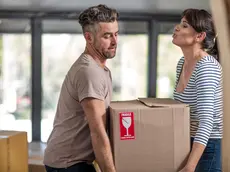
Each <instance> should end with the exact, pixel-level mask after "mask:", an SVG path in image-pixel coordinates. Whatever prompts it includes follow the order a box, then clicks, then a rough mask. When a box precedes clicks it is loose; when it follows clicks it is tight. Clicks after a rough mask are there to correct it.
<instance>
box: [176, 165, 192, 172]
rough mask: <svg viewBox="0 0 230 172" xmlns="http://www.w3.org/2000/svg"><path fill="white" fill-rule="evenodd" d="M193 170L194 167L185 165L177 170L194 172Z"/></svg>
mask: <svg viewBox="0 0 230 172" xmlns="http://www.w3.org/2000/svg"><path fill="white" fill-rule="evenodd" d="M194 171H195V169H194V168H191V167H188V166H185V167H184V168H183V169H182V170H180V171H179V172H194Z"/></svg>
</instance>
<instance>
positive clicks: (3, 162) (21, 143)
mask: <svg viewBox="0 0 230 172" xmlns="http://www.w3.org/2000/svg"><path fill="white" fill-rule="evenodd" d="M0 172H28V142H27V133H26V132H20V131H4V130H1V131H0Z"/></svg>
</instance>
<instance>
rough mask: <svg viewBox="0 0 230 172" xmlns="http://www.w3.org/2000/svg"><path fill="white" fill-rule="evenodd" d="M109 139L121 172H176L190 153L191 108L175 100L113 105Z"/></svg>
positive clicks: (149, 99) (135, 101)
mask: <svg viewBox="0 0 230 172" xmlns="http://www.w3.org/2000/svg"><path fill="white" fill-rule="evenodd" d="M109 121H110V122H109V123H110V131H109V133H110V139H111V145H112V150H113V155H114V161H115V166H116V169H117V171H119V172H140V171H143V172H176V171H177V170H178V169H179V168H181V166H182V165H183V163H184V161H185V160H186V158H187V156H188V154H189V151H190V123H189V107H188V106H187V105H185V104H181V103H179V102H177V101H174V100H172V99H153V98H142V99H141V98H140V99H138V100H132V101H121V102H112V103H111V105H110V119H109Z"/></svg>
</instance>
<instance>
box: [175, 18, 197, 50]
mask: <svg viewBox="0 0 230 172" xmlns="http://www.w3.org/2000/svg"><path fill="white" fill-rule="evenodd" d="M197 35H198V33H197V32H196V31H195V30H194V29H193V27H192V26H190V25H189V24H188V21H187V20H186V19H185V17H183V18H182V19H181V23H180V24H177V25H176V26H175V28H174V32H173V40H172V42H173V44H175V45H177V46H179V47H187V46H193V45H194V44H195V43H196V40H197V39H196V38H197Z"/></svg>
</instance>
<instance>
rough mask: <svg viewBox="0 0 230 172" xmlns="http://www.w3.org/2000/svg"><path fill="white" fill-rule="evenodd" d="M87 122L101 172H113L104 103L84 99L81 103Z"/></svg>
mask: <svg viewBox="0 0 230 172" xmlns="http://www.w3.org/2000/svg"><path fill="white" fill-rule="evenodd" d="M81 104H82V106H83V109H84V112H85V115H86V118H87V120H88V124H89V128H90V133H91V140H92V146H93V150H94V153H95V156H96V160H97V162H98V165H99V167H100V169H101V170H102V171H103V172H115V171H116V170H115V166H114V163H113V157H112V152H111V146H110V142H109V138H108V135H107V133H106V129H105V125H106V110H105V104H104V101H102V100H99V99H95V98H85V99H83V101H82V102H81Z"/></svg>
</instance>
